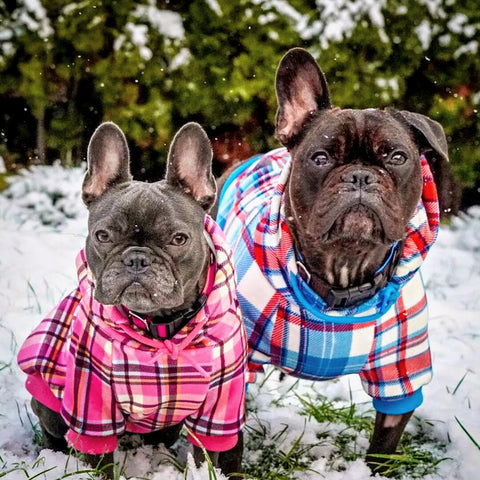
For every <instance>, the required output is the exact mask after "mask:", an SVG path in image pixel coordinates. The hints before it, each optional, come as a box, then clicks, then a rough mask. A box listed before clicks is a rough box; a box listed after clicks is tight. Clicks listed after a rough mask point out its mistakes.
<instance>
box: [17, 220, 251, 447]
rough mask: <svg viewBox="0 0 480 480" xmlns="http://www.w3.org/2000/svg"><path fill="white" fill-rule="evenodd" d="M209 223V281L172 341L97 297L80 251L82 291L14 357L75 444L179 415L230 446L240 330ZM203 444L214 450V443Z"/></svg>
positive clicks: (236, 417)
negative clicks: (202, 299)
mask: <svg viewBox="0 0 480 480" xmlns="http://www.w3.org/2000/svg"><path fill="white" fill-rule="evenodd" d="M205 228H206V231H207V233H209V235H210V236H211V238H212V240H213V243H214V245H215V249H216V264H215V265H212V266H211V267H210V268H214V269H216V272H215V280H214V285H213V287H212V289H211V291H210V292H207V293H208V300H207V303H206V304H205V306H204V307H203V309H202V310H201V311H200V312H199V313H198V314H197V316H196V317H194V319H192V320H191V321H190V322H189V323H188V324H187V325H186V326H185V327H183V329H181V330H180V331H179V332H178V333H177V334H176V335H175V336H174V337H172V338H171V339H170V340H165V341H160V340H155V339H153V338H151V337H148V336H146V335H145V334H144V332H143V331H142V330H141V329H138V328H136V327H135V326H134V325H133V324H131V323H130V322H129V320H128V318H126V317H124V316H123V315H122V314H121V313H120V311H119V310H117V308H116V307H114V306H104V305H101V304H99V303H98V302H96V301H95V300H94V299H93V290H94V281H93V278H92V275H91V272H90V270H89V269H88V266H87V263H86V257H85V252H84V251H83V250H82V251H81V252H80V253H79V255H78V257H77V269H78V280H79V286H78V288H77V289H76V290H75V291H74V292H72V293H71V294H70V295H69V296H67V297H66V298H65V299H64V300H63V301H62V302H60V304H59V305H58V306H57V307H56V308H55V309H54V310H53V311H52V312H51V313H50V315H49V316H48V317H47V318H46V319H44V320H43V321H42V322H41V323H40V325H39V326H38V327H37V328H36V329H35V330H34V332H33V333H32V334H31V335H30V336H29V337H28V338H27V339H26V340H25V342H24V344H23V346H22V347H21V349H20V351H19V354H18V363H19V365H20V368H21V369H22V370H23V371H24V372H25V373H27V374H28V375H29V381H30V383H28V380H27V385H28V384H30V385H31V386H32V385H33V386H35V385H36V386H37V387H38V385H40V388H34V387H31V388H30V390H33V391H31V393H32V394H33V395H34V396H36V397H37V396H38V397H42V398H38V400H39V401H42V400H43V399H45V400H47V403H48V401H50V405H47V406H50V407H51V408H52V406H53V407H55V400H58V401H59V402H58V405H59V407H58V408H57V410H58V409H59V410H60V413H61V415H62V417H63V418H64V420H65V421H66V423H67V425H68V426H69V428H70V430H71V431H70V432H69V434H67V439H69V440H71V442H72V443H73V439H75V438H78V437H79V436H80V437H81V436H92V437H108V436H111V435H118V434H120V433H122V432H124V431H125V430H127V431H130V432H137V433H145V432H150V431H154V430H159V429H161V428H163V427H166V426H169V425H174V424H178V423H180V422H181V421H183V420H185V424H186V425H187V426H188V427H189V428H190V429H191V430H192V431H193V433H194V434H195V435H196V436H197V437H198V438H200V439H205V438H207V437H217V438H219V439H220V440H222V441H223V440H225V439H226V438H229V439H230V443H232V441H233V440H234V443H233V445H235V443H236V438H237V434H238V432H239V430H240V429H241V428H242V426H243V424H244V395H245V394H244V391H245V363H246V351H247V343H246V335H245V330H244V327H243V324H242V322H241V315H240V310H239V307H238V302H237V299H236V294H235V287H236V285H235V278H234V270H233V265H232V261H231V252H230V250H229V249H228V248H227V247H226V245H227V243H226V241H225V237H224V235H223V232H222V231H221V230H220V228H219V227H218V225H217V224H216V223H215V222H214V221H213V220H212V219H211V218H210V217H208V216H207V217H206V221H205ZM39 378H41V380H42V381H43V382H44V383H46V384H47V385H48V387H49V392H51V393H52V394H53V397H52V396H51V398H50V399H48V394H47V396H46V395H45V394H44V393H42V388H41V382H40V383H39ZM52 398H53V400H52ZM83 443H85V442H83ZM86 443H87V444H88V442H86ZM107 443H108V442H107ZM206 443H208V438H207V441H206ZM220 443H221V442H220ZM227 443H228V442H227ZM80 444H82V442H80V443H79V445H80ZM115 445H116V441H115V443H114V444H113V448H115ZM233 445H232V446H233ZM209 447H210V449H216V448H215V447H214V446H213V447H212V442H210V444H209ZM217 447H218V448H217V449H218V450H222V449H223V448H222V445H217ZM79 449H80V448H79ZM111 449H112V444H111V442H110V446H109V447H108V450H111ZM93 453H99V452H97V451H94V452H93ZM102 453H104V452H102Z"/></svg>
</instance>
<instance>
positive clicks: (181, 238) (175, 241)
mask: <svg viewBox="0 0 480 480" xmlns="http://www.w3.org/2000/svg"><path fill="white" fill-rule="evenodd" d="M187 240H188V235H185V234H184V233H176V234H175V235H174V236H173V238H172V241H171V242H170V243H171V244H172V245H175V246H176V247H180V246H182V245H185V244H186V243H187Z"/></svg>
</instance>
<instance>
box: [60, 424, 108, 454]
mask: <svg viewBox="0 0 480 480" xmlns="http://www.w3.org/2000/svg"><path fill="white" fill-rule="evenodd" d="M66 438H67V442H68V445H69V446H70V447H73V448H74V449H75V450H78V451H79V452H82V453H88V454H90V455H102V454H104V453H110V452H113V451H114V450H115V448H117V436H116V435H109V436H108V437H92V436H91V435H82V434H80V433H77V432H74V431H73V430H69V431H68V432H67V436H66Z"/></svg>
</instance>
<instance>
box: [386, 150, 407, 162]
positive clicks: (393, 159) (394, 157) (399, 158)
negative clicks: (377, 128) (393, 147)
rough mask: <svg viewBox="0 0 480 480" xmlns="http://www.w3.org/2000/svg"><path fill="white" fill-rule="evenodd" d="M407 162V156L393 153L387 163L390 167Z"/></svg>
mask: <svg viewBox="0 0 480 480" xmlns="http://www.w3.org/2000/svg"><path fill="white" fill-rule="evenodd" d="M406 161H407V156H406V155H405V154H404V153H402V152H394V153H393V155H392V156H391V157H390V160H389V163H390V164H392V165H403V164H404V163H405V162H406Z"/></svg>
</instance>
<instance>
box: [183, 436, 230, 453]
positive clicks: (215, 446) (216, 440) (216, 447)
mask: <svg viewBox="0 0 480 480" xmlns="http://www.w3.org/2000/svg"><path fill="white" fill-rule="evenodd" d="M188 440H189V441H190V443H192V444H193V445H195V446H197V447H200V448H201V447H204V448H205V449H206V450H209V451H210V452H226V451H227V450H230V449H232V448H233V447H234V446H235V445H236V444H237V442H238V435H224V436H223V435H222V436H216V437H209V436H207V435H201V434H199V433H195V438H194V437H193V435H190V433H189V434H188Z"/></svg>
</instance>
